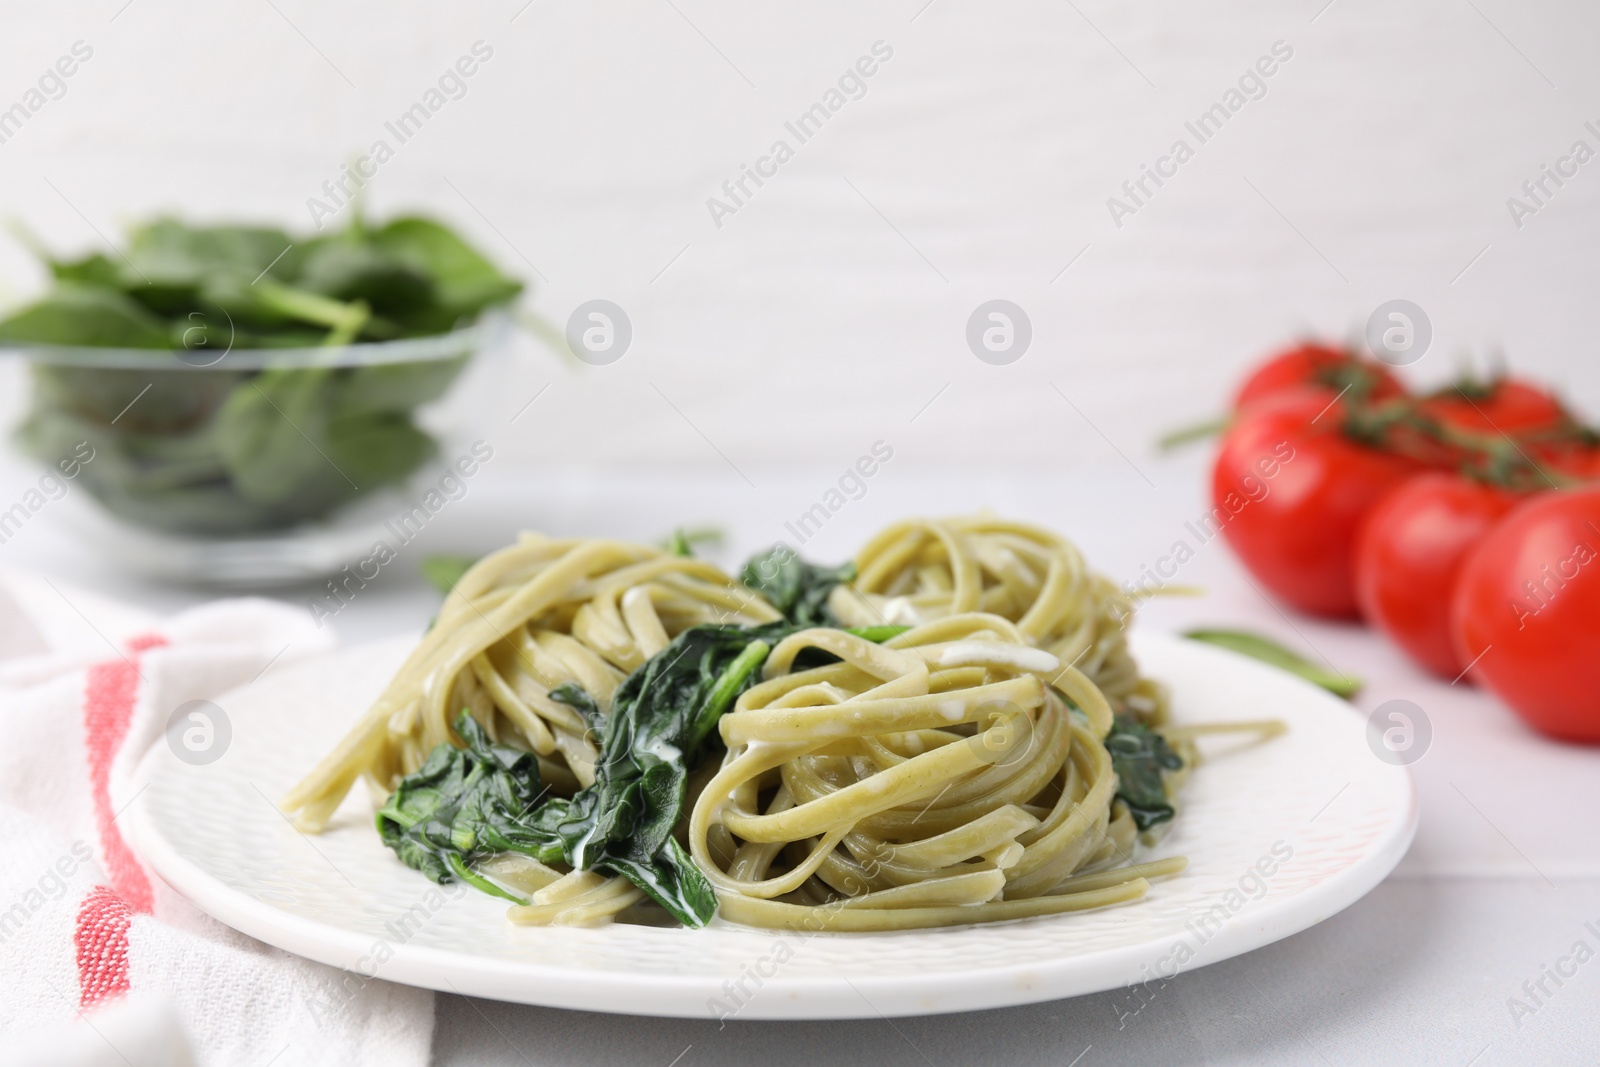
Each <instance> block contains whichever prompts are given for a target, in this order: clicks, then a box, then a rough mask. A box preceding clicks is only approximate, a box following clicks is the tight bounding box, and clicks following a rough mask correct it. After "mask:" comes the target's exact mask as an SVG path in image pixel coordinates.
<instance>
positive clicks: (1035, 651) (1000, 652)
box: [939, 641, 1061, 671]
mask: <svg viewBox="0 0 1600 1067" xmlns="http://www.w3.org/2000/svg"><path fill="white" fill-rule="evenodd" d="M991 663H993V664H999V665H1002V666H1006V667H1011V668H1013V669H1015V670H1019V671H1056V670H1060V669H1061V661H1060V660H1058V659H1056V658H1055V657H1054V656H1052V655H1051V654H1050V653H1048V652H1046V651H1045V650H1044V649H1042V648H1022V647H1020V646H1018V645H1003V644H1001V643H1000V642H998V641H958V642H956V643H955V644H953V645H951V646H950V647H949V648H946V649H945V650H944V652H942V653H941V654H940V655H939V666H941V667H978V666H985V665H987V664H991Z"/></svg>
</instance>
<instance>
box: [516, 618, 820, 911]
mask: <svg viewBox="0 0 1600 1067" xmlns="http://www.w3.org/2000/svg"><path fill="white" fill-rule="evenodd" d="M792 630H793V627H790V626H788V625H786V624H784V623H772V624H769V625H767V626H761V627H754V628H747V627H743V626H696V627H693V628H691V629H688V630H685V631H684V632H683V633H681V634H679V635H678V636H677V637H676V638H674V639H673V640H672V642H671V643H670V644H669V645H667V647H666V648H664V649H663V650H662V651H661V652H659V653H657V654H656V655H654V656H652V657H650V659H649V660H648V661H647V662H646V663H645V665H644V666H643V667H641V668H639V669H638V670H636V671H634V672H633V673H632V674H630V675H629V676H628V677H627V678H626V679H625V680H624V681H623V683H622V685H620V686H618V687H617V692H616V694H615V696H614V697H613V699H612V702H611V712H610V714H609V715H607V716H606V717H605V722H604V729H603V733H602V735H601V742H600V760H599V762H598V763H596V764H595V781H594V784H593V785H591V786H589V787H588V788H587V789H584V790H581V791H580V792H579V793H578V794H577V795H575V796H574V797H572V799H570V800H561V799H557V800H552V801H550V802H549V803H548V804H546V805H545V807H544V808H543V809H541V811H540V812H539V814H538V816H537V818H536V819H535V824H536V826H537V827H538V828H539V829H541V830H545V831H549V832H550V833H552V834H554V835H555V836H556V837H557V838H559V839H560V841H561V845H562V852H563V854H564V855H563V858H564V859H565V861H566V862H567V863H570V864H571V865H572V866H574V867H577V868H579V869H582V870H588V869H590V868H594V867H598V868H600V869H603V870H612V871H616V872H617V873H618V874H621V875H623V876H624V877H626V878H627V879H628V880H629V881H631V882H633V883H634V884H635V885H637V886H638V887H639V888H640V889H642V890H644V891H645V893H646V894H648V895H649V896H650V897H651V898H652V899H653V900H655V901H656V902H657V903H658V904H660V905H661V906H662V907H664V908H666V909H667V911H668V912H670V913H671V914H672V915H673V917H674V918H676V919H678V921H680V922H682V923H684V924H685V925H687V926H695V927H699V926H704V925H705V924H706V923H708V922H710V921H711V916H712V915H713V914H714V913H715V912H716V906H717V900H716V895H715V893H713V892H712V889H711V883H710V882H708V881H707V880H706V877H705V875H703V874H702V873H700V869H699V868H698V867H696V866H695V865H694V863H693V861H692V860H690V858H689V856H688V854H687V853H685V852H684V851H683V849H682V847H681V846H679V844H678V843H677V842H676V841H675V840H673V837H672V831H673V828H674V827H676V826H677V824H678V820H679V817H680V816H681V814H682V811H683V801H684V788H685V785H686V783H687V781H688V777H689V771H690V770H692V769H693V768H694V767H695V766H697V765H698V764H699V762H700V760H701V758H702V757H703V756H704V755H705V753H706V751H707V749H708V748H709V747H712V746H709V745H708V744H707V742H708V741H709V740H710V739H711V733H712V730H713V729H714V727H715V726H716V723H717V720H718V719H720V718H721V717H722V714H723V713H724V712H726V711H727V710H728V709H729V708H731V707H732V706H733V702H734V701H735V700H736V699H737V698H738V696H739V694H740V693H742V692H744V690H745V689H747V688H749V687H750V685H751V684H752V683H753V681H754V679H755V676H756V671H757V670H758V669H759V668H760V666H761V664H762V663H764V662H765V661H766V658H767V653H768V652H769V651H770V650H771V647H772V646H771V642H772V641H775V640H778V639H781V638H782V637H783V636H785V635H786V634H788V633H789V632H791V631H792ZM580 692H581V691H580ZM566 696H568V697H569V698H571V697H572V696H574V694H571V693H568V694H566ZM569 702H571V701H570V699H569ZM591 703H592V702H591ZM575 706H577V705H575Z"/></svg>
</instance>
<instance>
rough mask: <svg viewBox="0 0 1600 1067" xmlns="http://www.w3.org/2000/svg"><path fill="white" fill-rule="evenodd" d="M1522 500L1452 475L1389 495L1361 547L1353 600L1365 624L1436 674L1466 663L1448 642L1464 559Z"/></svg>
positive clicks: (1412, 481)
mask: <svg viewBox="0 0 1600 1067" xmlns="http://www.w3.org/2000/svg"><path fill="white" fill-rule="evenodd" d="M1520 499H1521V497H1519V496H1517V495H1516V494H1514V493H1511V492H1509V491H1507V490H1505V489H1501V488H1498V487H1496V486H1492V485H1486V484H1484V483H1482V482H1478V481H1472V480H1469V479H1467V478H1462V477H1459V476H1457V475H1454V474H1446V473H1443V472H1429V473H1426V474H1418V475H1416V476H1415V477H1413V478H1409V479H1407V480H1406V481H1404V482H1402V483H1400V485H1398V486H1396V487H1395V488H1394V489H1391V490H1390V491H1389V492H1388V493H1387V494H1386V495H1385V496H1384V497H1383V499H1382V500H1380V501H1378V503H1377V505H1376V506H1374V507H1373V509H1372V511H1371V512H1370V513H1369V514H1368V515H1367V518H1366V520H1365V521H1364V522H1363V523H1362V526H1361V530H1360V532H1359V534H1358V536H1357V540H1356V599H1357V601H1358V602H1359V603H1360V605H1361V614H1362V617H1363V618H1365V619H1366V620H1367V621H1368V622H1370V623H1372V625H1374V626H1376V627H1377V628H1378V629H1379V630H1382V631H1383V632H1384V633H1385V634H1387V635H1388V636H1389V638H1390V640H1392V641H1394V643H1395V644H1397V645H1399V646H1400V649H1401V651H1403V652H1404V653H1405V654H1406V655H1408V656H1410V657H1411V658H1412V659H1413V660H1415V661H1416V662H1418V663H1420V664H1421V665H1422V666H1423V667H1426V668H1427V669H1428V670H1430V671H1432V672H1433V673H1434V674H1437V675H1440V676H1441V677H1444V678H1452V679H1453V678H1455V677H1456V676H1457V675H1459V674H1460V673H1461V671H1462V669H1463V668H1465V667H1466V661H1465V660H1463V659H1461V658H1460V657H1459V656H1457V655H1456V650H1455V644H1454V642H1453V641H1452V639H1451V636H1450V596H1451V593H1452V592H1453V591H1454V589H1455V583H1456V578H1457V576H1458V575H1459V574H1460V572H1461V566H1462V564H1463V563H1464V562H1465V560H1466V557H1467V554H1468V553H1469V552H1470V551H1471V550H1472V548H1473V547H1474V546H1475V545H1476V544H1477V543H1478V541H1480V540H1481V539H1482V538H1483V536H1484V535H1485V534H1487V533H1488V532H1489V530H1490V529H1491V528H1492V527H1493V526H1494V524H1495V523H1496V522H1498V521H1499V520H1500V518H1501V516H1503V515H1505V514H1506V512H1508V511H1510V510H1511V509H1512V508H1513V507H1515V506H1516V505H1517V502H1518V501H1519V500H1520Z"/></svg>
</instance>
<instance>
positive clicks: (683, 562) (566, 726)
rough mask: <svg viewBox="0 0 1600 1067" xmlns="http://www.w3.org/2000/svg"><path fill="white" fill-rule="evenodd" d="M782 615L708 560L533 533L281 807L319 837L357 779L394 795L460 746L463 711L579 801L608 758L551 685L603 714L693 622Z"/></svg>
mask: <svg viewBox="0 0 1600 1067" xmlns="http://www.w3.org/2000/svg"><path fill="white" fill-rule="evenodd" d="M778 617H779V616H778V613H777V612H776V611H774V610H773V609H772V608H771V607H770V606H769V605H767V604H766V603H765V602H763V601H762V600H761V599H760V598H759V597H757V596H755V595H753V594H751V593H750V592H749V591H748V590H745V589H743V588H742V587H740V586H739V585H738V583H736V582H734V581H733V580H732V579H731V578H729V577H728V576H727V575H725V574H723V573H722V572H721V571H720V570H718V569H717V568H715V567H713V566H711V565H710V564H707V563H703V562H701V561H699V560H694V559H686V558H683V557H678V556H672V555H668V554H667V553H666V552H663V551H661V550H660V549H655V548H649V547H646V546H643V545H629V544H623V543H620V542H616V541H581V540H552V539H550V538H546V537H544V536H542V535H539V534H524V535H523V536H522V538H521V539H520V540H519V541H518V542H517V544H516V545H514V546H513V547H511V548H508V549H505V550H503V551H501V552H497V553H495V554H494V555H491V556H489V557H487V558H485V559H483V560H482V561H480V562H479V563H478V564H477V565H476V566H475V567H473V568H472V569H471V570H470V571H468V572H467V573H466V574H465V575H464V576H463V577H462V579H461V581H460V582H458V583H457V584H456V587H455V588H454V589H452V590H451V591H450V595H449V596H448V597H447V598H446V599H445V602H444V606H443V607H442V608H441V609H440V611H439V616H438V618H437V619H435V620H434V624H433V628H432V629H431V630H429V632H428V634H427V635H426V636H425V637H424V638H423V639H422V642H421V643H420V644H419V645H418V646H417V648H416V650H415V651H414V652H412V653H411V655H410V656H409V657H408V658H407V659H406V661H405V663H404V664H403V665H402V666H401V668H400V670H399V671H398V672H397V673H396V674H395V677H394V679H393V681H391V682H390V683H389V686H388V688H386V689H385V690H384V691H383V695H382V696H380V697H379V698H378V700H377V701H376V702H375V703H374V704H373V705H372V707H371V709H369V710H368V712H367V713H366V715H365V716H363V718H362V719H361V721H360V722H359V723H358V724H357V725H356V727H355V728H354V729H353V730H352V731H351V732H350V733H349V735H348V736H346V737H345V739H344V740H343V741H342V742H341V743H340V744H339V746H338V747H337V748H335V749H334V750H333V751H332V752H331V753H329V754H328V756H327V757H325V758H324V759H323V760H322V762H321V763H320V764H318V765H317V767H316V769H315V770H313V771H312V772H311V773H310V774H309V775H307V776H306V778H305V780H304V781H302V782H301V783H300V784H299V785H297V786H295V787H294V789H293V790H291V791H290V793H289V794H288V795H287V796H286V797H285V798H284V800H283V808H284V810H285V811H288V812H290V813H291V814H293V815H294V816H295V822H296V825H298V826H299V827H300V828H301V829H303V830H307V831H312V832H315V831H319V830H321V829H322V828H323V827H324V826H325V825H326V824H327V821H328V818H329V817H330V816H331V815H332V814H333V812H334V809H336V808H337V807H338V806H339V804H340V802H341V801H342V800H343V799H344V797H345V794H346V793H348V792H349V790H350V787H351V786H352V785H354V784H355V782H356V780H357V779H359V778H361V777H363V776H364V777H366V779H367V780H368V781H369V782H370V783H371V785H372V786H373V787H374V791H375V792H377V793H378V794H380V795H387V794H388V793H389V792H390V791H391V790H392V789H394V787H395V785H396V783H397V782H399V780H400V779H401V778H402V777H404V776H405V775H407V774H410V773H412V772H413V771H415V770H417V768H419V767H420V766H421V765H422V763H423V760H424V759H425V758H426V757H427V755H428V753H429V752H430V751H431V750H432V749H433V748H434V747H435V746H437V745H439V744H442V743H444V742H446V741H447V740H448V739H449V729H448V721H449V713H450V710H451V709H452V708H458V707H465V708H468V709H470V710H471V711H472V713H473V716H474V717H475V718H476V719H478V720H479V721H480V722H481V723H482V724H483V725H484V726H485V727H486V729H487V730H488V732H489V735H490V736H491V737H493V738H495V739H497V740H503V741H505V742H506V743H508V744H512V745H515V746H518V747H521V748H526V749H528V750H529V751H532V752H534V753H536V754H537V755H538V757H539V769H540V772H541V775H542V778H543V780H544V781H547V782H551V783H552V789H555V790H557V791H564V792H574V791H576V790H577V789H578V788H581V787H582V786H585V785H588V784H589V783H591V782H592V781H593V780H594V763H595V760H596V758H597V757H598V755H599V752H598V750H597V748H596V746H595V737H594V734H593V730H592V728H591V726H590V724H589V723H587V722H585V721H584V720H583V718H582V717H581V715H580V714H579V713H578V712H577V711H576V710H574V709H573V708H571V707H569V706H568V705H565V704H561V703H559V702H557V701H554V700H552V699H550V691H551V690H552V689H555V688H557V687H558V686H560V685H562V684H563V683H568V682H570V683H574V684H576V685H579V686H581V687H582V688H583V689H584V691H585V692H587V693H589V694H590V695H591V696H592V697H593V698H594V699H595V701H596V702H597V703H598V704H599V706H600V710H601V711H602V713H603V712H604V711H606V710H607V709H608V707H609V704H610V700H611V696H612V694H613V693H615V692H616V689H617V686H618V685H620V684H621V683H622V680H623V678H624V677H626V676H627V673H628V672H629V671H632V670H634V669H636V668H637V667H639V666H640V665H642V664H643V663H644V662H645V660H647V659H649V658H650V657H651V656H653V655H655V654H656V653H658V652H660V651H661V650H662V649H663V648H665V647H666V646H667V642H668V641H669V640H670V639H671V638H672V637H674V636H676V635H677V634H679V633H681V632H682V631H684V630H686V629H688V628H689V627H691V626H694V625H697V624H700V623H709V622H735V623H744V624H751V625H753V624H757V623H763V622H771V621H773V620H775V619H777V618H778Z"/></svg>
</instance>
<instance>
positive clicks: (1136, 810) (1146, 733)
mask: <svg viewBox="0 0 1600 1067" xmlns="http://www.w3.org/2000/svg"><path fill="white" fill-rule="evenodd" d="M1105 746H1106V751H1107V752H1109V753H1111V768H1112V770H1114V771H1116V772H1117V799H1118V800H1120V801H1122V802H1123V803H1124V804H1126V805H1127V806H1128V811H1129V813H1130V814H1132V816H1133V823H1134V825H1135V826H1137V827H1138V828H1139V829H1140V830H1148V829H1150V827H1152V826H1155V825H1156V824H1157V823H1163V822H1166V821H1167V820H1168V819H1170V818H1172V816H1173V814H1174V811H1173V807H1172V802H1171V799H1170V798H1169V797H1168V796H1167V786H1166V782H1165V781H1163V779H1162V777H1161V772H1162V771H1175V770H1178V769H1179V768H1180V767H1182V766H1183V760H1182V759H1180V758H1179V757H1178V754H1177V753H1176V752H1174V751H1172V749H1171V748H1170V747H1169V746H1168V745H1167V739H1166V738H1164V737H1162V736H1161V735H1160V734H1158V733H1156V731H1154V730H1152V729H1151V728H1150V727H1148V726H1146V725H1145V724H1144V723H1142V722H1140V721H1139V720H1137V719H1135V718H1133V717H1132V716H1129V715H1118V716H1116V718H1114V719H1113V720H1112V724H1111V732H1110V733H1109V734H1107V735H1106V738H1105Z"/></svg>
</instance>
